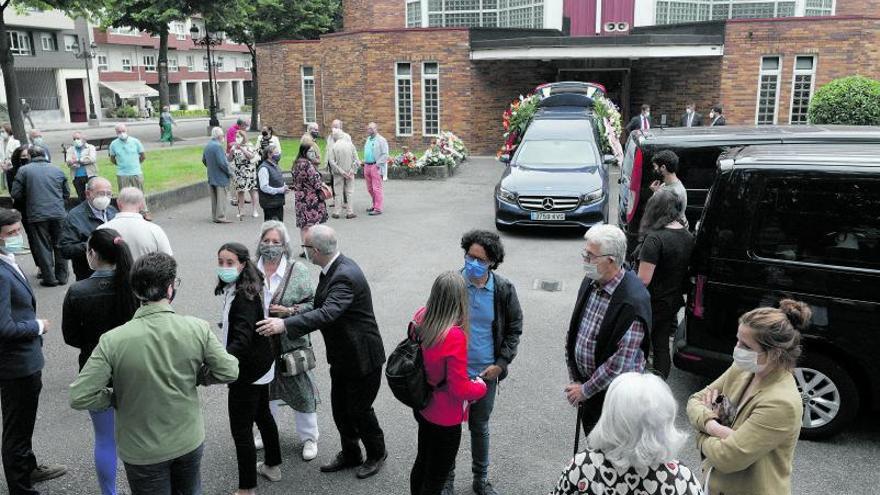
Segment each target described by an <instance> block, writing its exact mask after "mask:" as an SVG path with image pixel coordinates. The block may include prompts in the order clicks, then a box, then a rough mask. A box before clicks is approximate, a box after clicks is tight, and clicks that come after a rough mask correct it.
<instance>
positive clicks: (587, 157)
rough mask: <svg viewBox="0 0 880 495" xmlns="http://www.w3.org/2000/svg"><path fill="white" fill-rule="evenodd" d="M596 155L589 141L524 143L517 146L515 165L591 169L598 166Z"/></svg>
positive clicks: (547, 140) (551, 140)
mask: <svg viewBox="0 0 880 495" xmlns="http://www.w3.org/2000/svg"><path fill="white" fill-rule="evenodd" d="M597 155H598V153H597V151H596V146H595V145H594V144H593V143H592V142H591V141H565V140H555V139H546V140H538V141H524V142H523V143H521V144H520V145H519V152H518V154H517V156H516V163H517V164H519V165H525V166H527V167H528V166H531V167H538V166H541V167H560V168H571V167H593V166H596V165H598V163H597V162H596V157H597Z"/></svg>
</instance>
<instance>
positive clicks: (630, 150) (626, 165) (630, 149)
mask: <svg viewBox="0 0 880 495" xmlns="http://www.w3.org/2000/svg"><path fill="white" fill-rule="evenodd" d="M636 148H638V144H636V138H635V136H632V137H630V138H629V140H627V143H626V151H625V152H624V154H623V164H622V166H621V167H620V173H621V175H623V176H625V177H632V171H633V160H635V158H636Z"/></svg>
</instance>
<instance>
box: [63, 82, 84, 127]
mask: <svg viewBox="0 0 880 495" xmlns="http://www.w3.org/2000/svg"><path fill="white" fill-rule="evenodd" d="M83 87H84V86H83V80H82V79H68V80H67V107H68V108H69V109H70V121H71V122H88V113H87V112H86V96H85V94H84V93H83Z"/></svg>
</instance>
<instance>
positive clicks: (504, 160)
mask: <svg viewBox="0 0 880 495" xmlns="http://www.w3.org/2000/svg"><path fill="white" fill-rule="evenodd" d="M498 161H499V162H501V163H510V155H508V154H507V153H505V154H503V155H501V156H499V157H498Z"/></svg>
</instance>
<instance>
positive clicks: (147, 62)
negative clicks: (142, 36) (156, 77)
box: [143, 55, 156, 72]
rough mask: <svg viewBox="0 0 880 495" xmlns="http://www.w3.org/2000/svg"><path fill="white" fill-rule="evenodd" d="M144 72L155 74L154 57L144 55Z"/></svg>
mask: <svg viewBox="0 0 880 495" xmlns="http://www.w3.org/2000/svg"><path fill="white" fill-rule="evenodd" d="M143 65H144V70H145V71H147V72H156V56H155V55H144V64H143Z"/></svg>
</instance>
